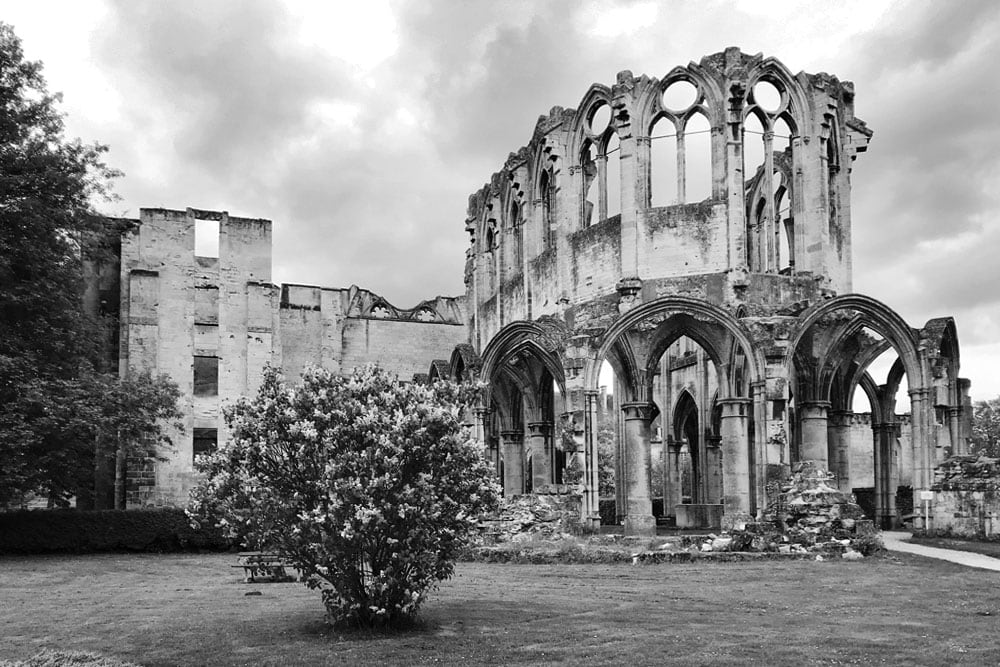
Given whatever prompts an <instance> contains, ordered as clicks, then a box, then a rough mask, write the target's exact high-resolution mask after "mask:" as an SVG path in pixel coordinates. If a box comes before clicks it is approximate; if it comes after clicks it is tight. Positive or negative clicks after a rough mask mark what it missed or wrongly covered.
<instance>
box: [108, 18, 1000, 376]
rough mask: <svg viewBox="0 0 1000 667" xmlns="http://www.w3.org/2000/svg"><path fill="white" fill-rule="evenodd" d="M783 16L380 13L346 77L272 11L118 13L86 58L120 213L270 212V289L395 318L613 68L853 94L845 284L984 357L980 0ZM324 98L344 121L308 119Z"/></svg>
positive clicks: (989, 204) (985, 25)
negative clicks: (497, 174)
mask: <svg viewBox="0 0 1000 667" xmlns="http://www.w3.org/2000/svg"><path fill="white" fill-rule="evenodd" d="M796 6H797V5H796V4H795V3H777V6H776V7H772V5H770V4H769V5H767V7H768V9H767V10H763V9H761V7H762V5H752V4H747V5H743V4H733V3H731V2H724V1H715V0H705V1H703V2H699V3H653V4H652V5H650V7H652V8H653V10H652V11H653V12H654V13H655V17H651V12H650V11H649V10H648V9H643V8H642V7H639V6H637V4H636V3H634V2H619V3H606V2H583V3H581V2H577V1H576V0H555V1H553V2H544V3H538V2H530V1H529V0H520V1H510V2H400V3H397V4H396V5H395V7H394V9H393V11H394V15H395V25H394V27H393V29H394V30H395V33H396V35H397V37H398V44H397V49H396V51H395V53H394V54H392V55H391V56H390V57H389V58H388V59H387V60H385V61H384V62H382V63H381V64H380V65H378V66H376V67H374V69H373V70H371V71H368V70H366V71H364V73H363V74H359V73H358V69H357V68H356V67H354V66H352V65H349V64H347V63H345V62H343V61H341V60H339V59H338V58H336V57H332V56H331V55H330V54H329V53H328V52H326V51H321V50H320V49H319V48H318V47H316V46H314V45H310V44H309V43H307V42H303V41H301V40H300V39H299V38H298V33H297V23H296V21H297V20H298V19H297V17H294V16H290V15H289V14H288V13H287V11H288V10H287V9H285V8H284V7H285V6H284V5H279V4H274V3H271V2H264V1H262V0H255V1H252V2H246V3H239V4H236V3H195V2H193V1H192V0H187V1H186V2H173V3H153V2H149V1H139V2H134V1H129V2H125V1H124V0H122V1H120V2H117V3H116V4H114V5H113V6H112V9H111V11H110V12H109V14H108V17H107V21H106V25H104V26H103V28H102V30H101V31H100V37H99V39H98V47H99V48H98V49H97V51H98V54H99V57H100V58H101V60H102V63H101V65H102V67H103V68H104V69H105V70H106V71H108V72H110V73H111V75H112V76H113V78H114V87H115V88H116V89H117V90H119V91H121V93H122V95H123V96H124V97H125V98H126V99H125V100H124V102H123V105H122V110H121V113H122V122H121V123H120V124H119V125H115V126H109V127H105V128H103V129H102V130H101V132H100V133H99V134H97V135H96V136H100V137H101V138H102V139H103V140H105V141H107V142H108V143H110V144H111V145H112V155H111V157H112V159H113V160H114V162H115V164H118V165H121V166H122V167H123V168H124V169H126V171H127V172H129V177H128V178H127V179H125V181H123V183H122V187H121V191H122V194H123V195H124V196H125V200H126V202H127V203H128V204H129V206H130V208H131V209H132V210H131V211H130V212H131V213H133V214H134V213H135V212H136V211H135V208H136V207H138V206H167V207H178V208H181V207H184V206H188V205H192V206H200V207H205V208H226V209H228V210H231V211H232V212H234V213H238V214H243V215H252V216H262V217H270V218H272V219H273V220H274V221H275V255H274V269H275V275H276V278H278V279H279V280H286V281H295V282H304V283H313V284H321V285H330V286H347V285H349V284H351V283H357V284H359V285H361V286H362V287H366V288H369V289H373V290H375V291H378V292H380V293H382V294H383V295H384V296H385V297H386V298H388V299H389V300H390V301H392V302H394V303H397V304H398V305H401V306H404V307H405V306H409V305H412V304H414V303H416V302H417V301H419V300H420V299H424V298H428V297H431V296H434V295H436V294H457V293H461V292H462V291H463V290H464V286H463V284H462V269H463V265H464V259H465V249H466V247H467V243H468V239H467V237H466V234H465V232H464V218H465V205H466V202H467V198H468V195H469V194H470V193H471V192H473V191H475V190H477V189H478V188H479V187H481V185H482V184H483V183H484V182H486V181H487V180H488V179H489V178H490V175H491V174H492V173H493V172H494V171H496V170H497V169H498V168H499V167H500V166H501V165H502V163H503V161H504V160H505V158H506V157H507V155H508V153H510V152H511V151H515V150H517V149H518V148H519V147H520V146H522V145H524V144H525V143H527V141H528V139H529V138H530V136H531V133H532V130H533V128H534V125H535V122H536V120H537V118H538V117H539V115H543V114H546V113H548V111H549V109H550V108H552V107H553V106H556V105H558V106H564V107H573V106H575V105H576V104H577V103H578V102H579V100H580V99H581V97H582V96H583V94H584V93H585V92H586V90H587V88H588V87H589V86H590V84H591V83H593V82H595V81H596V82H601V83H605V84H610V83H612V82H613V81H614V78H615V74H616V73H617V72H618V71H620V70H623V69H630V70H632V71H633V72H634V73H635V74H636V75H638V74H642V73H645V74H648V75H650V76H662V75H663V74H664V73H666V72H667V71H669V70H670V69H671V68H672V67H673V66H675V65H678V64H685V63H687V62H689V61H692V60H694V61H697V60H699V59H700V58H701V57H702V56H704V55H708V54H711V53H715V52H718V51H721V50H723V49H724V48H725V47H727V46H731V45H735V46H739V47H741V48H742V49H743V50H744V51H745V52H747V53H756V52H758V51H759V52H763V53H764V54H765V55H768V56H775V57H777V58H779V59H781V60H782V61H783V62H784V63H785V64H786V65H788V67H789V68H790V69H792V70H793V71H799V70H806V71H810V72H816V71H829V72H833V73H834V74H837V75H838V76H841V77H842V78H846V79H852V80H854V81H855V83H856V87H857V100H856V102H857V113H858V115H859V116H860V117H861V118H863V119H865V120H866V121H868V123H869V124H870V126H871V127H872V128H873V129H874V131H875V136H874V139H873V141H872V144H871V147H870V150H869V152H868V153H866V154H864V155H861V156H860V157H859V159H858V161H857V162H856V163H855V165H854V170H853V174H852V178H853V187H854V193H853V194H854V196H853V207H852V214H853V222H854V237H853V238H854V260H855V285H856V288H857V289H858V290H859V291H863V292H866V293H869V294H871V295H872V296H875V297H876V298H879V299H881V300H883V301H885V302H886V303H887V304H888V305H890V306H891V307H894V308H897V309H898V310H899V311H900V312H901V314H902V315H904V317H906V318H907V319H908V320H909V321H910V322H911V324H913V325H915V326H920V325H922V324H923V323H924V322H925V321H926V320H927V319H929V318H930V317H934V316H940V315H946V314H949V313H953V314H955V316H956V318H957V320H958V324H959V330H960V335H962V336H963V339H964V340H965V341H966V342H967V343H969V346H968V347H967V348H966V349H976V346H977V345H978V348H979V349H981V350H982V349H985V347H984V346H985V343H986V342H988V341H990V340H991V339H1000V308H998V307H997V306H998V305H1000V304H998V303H997V302H998V301H1000V299H998V298H997V297H996V296H995V295H994V290H992V288H991V285H992V284H995V283H996V282H998V281H1000V262H997V261H995V259H994V258H993V257H992V250H993V249H994V248H996V247H998V244H1000V230H997V229H994V228H993V227H992V225H996V224H997V223H996V222H995V221H996V220H998V219H1000V202H998V194H997V192H996V187H995V183H997V182H998V181H1000V158H998V157H997V156H996V149H997V147H998V146H1000V123H998V122H997V121H996V120H995V117H994V116H995V114H994V112H993V109H994V108H995V107H996V106H997V104H998V103H1000V77H998V76H996V63H998V62H1000V40H998V39H996V38H995V37H994V35H996V34H998V31H1000V4H997V3H995V2H994V1H993V0H981V1H975V2H963V3H929V2H901V3H896V4H893V5H890V6H888V7H887V8H886V7H884V6H882V7H880V8H879V9H880V11H881V12H882V13H881V15H880V17H879V19H878V22H877V24H876V23H874V22H872V23H873V27H872V28H871V29H870V30H868V31H867V33H864V34H860V35H858V34H857V25H858V20H859V19H860V20H866V17H865V16H862V15H859V14H857V12H858V11H860V7H861V6H862V5H860V4H856V5H851V6H848V7H847V8H846V9H845V8H843V6H842V3H837V4H836V5H834V4H832V3H831V4H829V5H824V4H819V5H816V8H815V11H812V12H808V13H803V12H800V11H795V12H789V13H787V14H785V15H780V14H779V13H778V12H780V11H781V9H782V8H785V9H788V8H789V7H796ZM292 7H293V8H294V5H292ZM616 7H617V8H621V9H623V10H625V12H626V16H625V18H624V19H621V20H620V21H619V22H620V23H621V25H615V21H613V20H610V19H609V18H608V17H607V14H606V11H607V10H608V9H609V8H616ZM636 8H638V9H642V11H636V12H635V13H634V14H629V13H628V11H629V10H630V9H636ZM338 18H339V17H338ZM343 20H351V19H349V18H347V17H346V14H345V17H344V18H343ZM330 105H333V106H337V105H340V107H342V108H343V109H344V110H345V114H344V117H343V118H341V119H340V120H339V121H336V122H332V121H324V120H322V118H323V117H322V114H317V113H316V109H317V108H323V107H325V106H330ZM352 111H353V113H352ZM318 119H319V120H318ZM119 158H120V159H119ZM992 313H998V314H997V315H993V314H992ZM965 323H968V324H967V325H966V324H965ZM997 389H1000V387H997Z"/></svg>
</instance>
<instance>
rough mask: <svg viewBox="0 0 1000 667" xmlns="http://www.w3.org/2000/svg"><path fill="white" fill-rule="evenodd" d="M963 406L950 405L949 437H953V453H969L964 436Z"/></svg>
mask: <svg viewBox="0 0 1000 667" xmlns="http://www.w3.org/2000/svg"><path fill="white" fill-rule="evenodd" d="M961 417H962V408H960V407H957V406H954V405H951V406H948V437H949V438H950V439H951V453H952V455H956V454H968V453H969V452H968V449H969V447H968V444H967V443H966V442H965V440H964V439H963V438H962V420H961Z"/></svg>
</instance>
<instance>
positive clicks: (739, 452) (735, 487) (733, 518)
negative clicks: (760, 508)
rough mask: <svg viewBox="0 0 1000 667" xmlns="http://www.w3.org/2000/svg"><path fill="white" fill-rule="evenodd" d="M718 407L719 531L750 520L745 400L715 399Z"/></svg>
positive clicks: (748, 447) (746, 401)
mask: <svg viewBox="0 0 1000 667" xmlns="http://www.w3.org/2000/svg"><path fill="white" fill-rule="evenodd" d="M719 404H720V405H721V406H722V425H721V427H720V429H719V430H720V435H721V436H722V443H721V444H722V446H721V449H722V504H723V508H722V509H723V514H724V516H723V519H722V521H723V527H724V528H729V527H733V526H737V525H739V524H740V523H744V522H746V521H747V520H749V518H750V451H749V450H750V447H751V443H750V438H749V433H748V425H749V420H750V408H751V405H752V404H753V402H752V401H751V400H750V399H749V398H723V399H719Z"/></svg>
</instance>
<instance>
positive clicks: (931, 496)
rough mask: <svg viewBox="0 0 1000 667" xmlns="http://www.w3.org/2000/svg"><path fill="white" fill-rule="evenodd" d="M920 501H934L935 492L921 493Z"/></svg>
mask: <svg viewBox="0 0 1000 667" xmlns="http://www.w3.org/2000/svg"><path fill="white" fill-rule="evenodd" d="M920 499H921V500H934V492H933V491H921V492H920Z"/></svg>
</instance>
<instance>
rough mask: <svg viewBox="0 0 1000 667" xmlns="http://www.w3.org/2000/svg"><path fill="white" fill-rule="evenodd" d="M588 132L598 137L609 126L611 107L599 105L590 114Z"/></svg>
mask: <svg viewBox="0 0 1000 667" xmlns="http://www.w3.org/2000/svg"><path fill="white" fill-rule="evenodd" d="M589 124H590V132H591V134H593V135H594V136H600V135H601V134H603V133H604V130H606V129H608V126H609V125H610V124H611V107H609V106H608V105H607V104H601V105H599V106H598V107H596V108H595V109H594V110H593V111H592V112H591V114H590V123H589Z"/></svg>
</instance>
